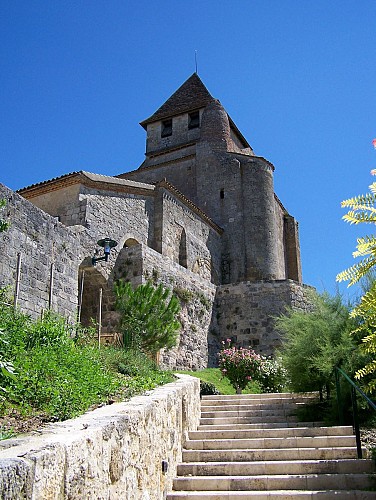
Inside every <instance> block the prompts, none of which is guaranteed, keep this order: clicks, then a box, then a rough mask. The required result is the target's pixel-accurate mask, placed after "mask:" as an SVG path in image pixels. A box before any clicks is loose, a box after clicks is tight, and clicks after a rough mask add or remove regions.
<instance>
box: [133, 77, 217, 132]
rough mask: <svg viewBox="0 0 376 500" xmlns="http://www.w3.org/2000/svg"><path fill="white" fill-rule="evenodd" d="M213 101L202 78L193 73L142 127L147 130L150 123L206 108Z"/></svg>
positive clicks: (142, 123) (143, 122)
mask: <svg viewBox="0 0 376 500" xmlns="http://www.w3.org/2000/svg"><path fill="white" fill-rule="evenodd" d="M213 100H214V98H213V97H212V95H211V94H210V93H209V91H208V89H207V88H206V87H205V85H204V84H203V83H202V81H201V79H200V77H199V76H198V75H197V73H193V75H191V76H190V77H189V78H188V80H186V81H185V82H184V83H183V85H181V86H180V87H179V88H178V90H177V91H176V92H174V93H173V94H172V96H171V97H170V98H169V99H167V101H166V102H165V103H164V104H162V106H161V107H160V108H159V109H157V111H156V112H155V113H154V114H153V115H151V116H150V117H149V118H147V119H146V120H144V121H142V122H141V123H140V125H142V126H143V127H144V128H145V129H146V125H147V124H148V123H152V122H156V121H159V120H163V119H164V118H169V117H171V116H174V115H179V114H182V113H186V112H188V111H192V110H195V109H199V108H204V107H205V106H206V105H207V104H209V102H211V101H213Z"/></svg>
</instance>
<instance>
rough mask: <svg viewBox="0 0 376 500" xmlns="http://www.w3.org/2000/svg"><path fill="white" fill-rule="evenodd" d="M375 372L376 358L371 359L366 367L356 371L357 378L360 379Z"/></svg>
mask: <svg viewBox="0 0 376 500" xmlns="http://www.w3.org/2000/svg"><path fill="white" fill-rule="evenodd" d="M374 372H376V360H373V361H371V362H370V363H368V364H367V365H366V366H365V367H364V368H360V369H359V370H358V371H357V372H356V373H355V378H356V379H358V380H359V379H361V378H363V377H365V376H366V375H369V374H370V373H374Z"/></svg>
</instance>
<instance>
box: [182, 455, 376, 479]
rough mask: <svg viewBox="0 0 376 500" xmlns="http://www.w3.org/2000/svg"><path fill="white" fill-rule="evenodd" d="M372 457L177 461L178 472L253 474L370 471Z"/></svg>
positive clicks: (195, 474)
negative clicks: (181, 462)
mask: <svg viewBox="0 0 376 500" xmlns="http://www.w3.org/2000/svg"><path fill="white" fill-rule="evenodd" d="M374 471H375V464H374V462H373V460H365V459H363V460H359V459H356V460H354V459H350V460H349V459H344V460H290V461H287V460H285V461H282V460H281V461H269V462H210V463H207V462H190V463H183V464H180V465H178V469H177V472H178V475H179V476H249V475H252V476H255V475H266V474H270V475H276V474H351V473H356V474H361V473H369V474H372V473H373V472H374Z"/></svg>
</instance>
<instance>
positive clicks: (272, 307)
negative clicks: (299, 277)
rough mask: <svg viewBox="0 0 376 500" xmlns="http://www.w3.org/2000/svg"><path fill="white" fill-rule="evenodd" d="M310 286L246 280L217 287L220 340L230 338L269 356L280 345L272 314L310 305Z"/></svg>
mask: <svg viewBox="0 0 376 500" xmlns="http://www.w3.org/2000/svg"><path fill="white" fill-rule="evenodd" d="M309 290H312V288H311V287H309V286H306V285H300V284H299V283H297V282H295V281H292V280H281V281H259V282H243V283H238V284H234V285H223V286H220V287H218V288H217V295H216V305H215V307H216V311H217V313H216V316H217V320H218V335H217V338H218V337H219V338H220V340H224V339H226V338H231V339H232V340H233V342H234V344H236V345H237V346H242V347H250V346H251V347H252V348H253V349H254V350H255V351H256V352H258V353H259V354H263V355H265V356H269V355H271V354H273V352H274V350H275V349H276V348H277V347H279V346H280V335H279V333H278V331H276V329H275V327H274V320H273V317H275V316H278V315H280V314H282V313H283V312H284V311H285V309H286V306H291V307H293V308H295V309H300V310H307V309H308V308H309V305H308V304H309V299H308V291H309Z"/></svg>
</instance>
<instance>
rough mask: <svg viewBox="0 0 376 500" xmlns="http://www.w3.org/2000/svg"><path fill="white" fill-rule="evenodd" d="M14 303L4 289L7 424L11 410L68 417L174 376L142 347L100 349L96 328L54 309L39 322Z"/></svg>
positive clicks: (0, 348)
mask: <svg viewBox="0 0 376 500" xmlns="http://www.w3.org/2000/svg"><path fill="white" fill-rule="evenodd" d="M8 302H9V298H8V297H7V296H6V292H5V291H4V290H3V291H2V292H1V294H0V332H1V337H0V339H1V343H0V359H2V360H7V363H8V365H9V366H10V367H11V369H10V372H11V373H7V372H6V371H1V372H0V387H1V388H2V391H1V395H0V417H1V422H2V425H3V427H4V424H6V416H7V415H15V414H16V415H18V416H19V418H20V419H26V418H30V417H33V416H35V415H38V416H39V417H40V418H42V420H44V421H55V420H64V419H67V418H71V417H75V416H77V415H80V414H82V413H84V412H85V411H86V410H88V409H89V408H90V407H93V406H96V405H100V404H103V403H109V402H113V401H116V400H124V399H128V398H130V397H131V396H133V395H135V394H138V393H141V392H144V391H146V390H149V389H152V388H154V387H156V386H157V385H160V384H164V383H167V382H170V381H172V380H173V379H174V376H173V374H172V373H171V372H165V371H161V370H160V369H159V368H158V367H157V366H156V365H155V363H154V362H153V361H152V360H151V359H149V358H148V357H147V356H146V355H145V354H143V353H142V352H141V351H139V350H137V351H133V350H129V349H128V350H125V349H123V348H116V347H111V346H101V348H98V344H97V338H96V332H95V331H94V330H93V329H92V330H85V329H82V328H81V327H80V326H79V325H68V324H67V322H66V320H65V319H64V318H62V317H60V316H58V315H57V314H54V313H53V312H50V311H48V312H46V313H45V314H44V315H43V317H42V318H41V319H39V320H36V321H34V320H32V319H30V317H29V316H27V315H26V314H23V313H22V312H20V311H18V310H16V309H14V308H13V307H12V306H10V305H7V304H8ZM5 427H6V425H5ZM3 430H4V429H3Z"/></svg>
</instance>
